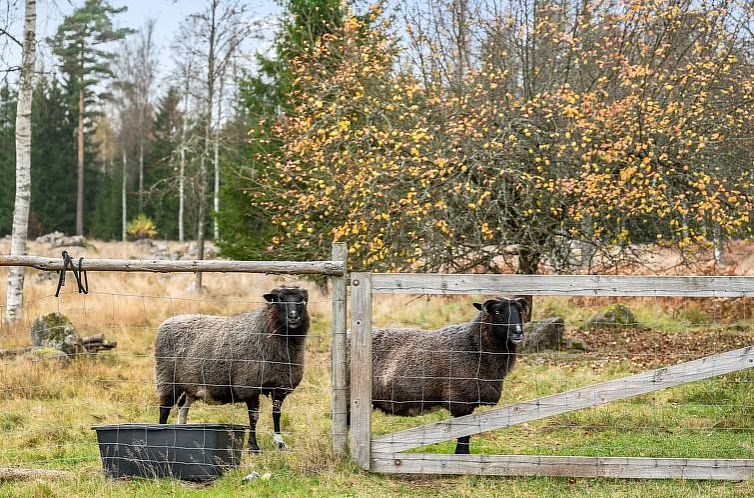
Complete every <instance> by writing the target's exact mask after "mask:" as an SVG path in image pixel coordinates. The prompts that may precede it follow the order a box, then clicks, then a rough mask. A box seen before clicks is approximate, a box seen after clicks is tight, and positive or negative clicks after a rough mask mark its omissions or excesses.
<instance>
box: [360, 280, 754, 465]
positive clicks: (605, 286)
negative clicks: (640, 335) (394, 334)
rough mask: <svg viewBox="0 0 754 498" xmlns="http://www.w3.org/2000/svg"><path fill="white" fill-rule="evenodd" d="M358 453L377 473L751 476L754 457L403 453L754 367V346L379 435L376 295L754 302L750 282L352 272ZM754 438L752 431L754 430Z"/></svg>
mask: <svg viewBox="0 0 754 498" xmlns="http://www.w3.org/2000/svg"><path fill="white" fill-rule="evenodd" d="M351 289H352V303H353V304H352V306H353V310H352V320H353V323H352V334H353V337H352V342H351V348H352V349H351V354H352V356H351V358H352V361H351V423H352V426H351V442H350V444H351V456H352V458H353V459H354V460H355V461H356V462H357V463H358V464H359V465H360V466H362V467H363V468H365V469H368V470H372V471H375V472H385V473H405V474H481V475H519V476H531V475H542V476H572V477H622V478H683V479H731V480H739V479H749V478H751V477H754V459H708V458H638V457H636V458H635V457H585V456H545V455H455V454H436V453H402V452H404V451H406V450H411V449H415V448H419V447H422V446H426V445H429V444H434V443H438V442H442V441H448V440H452V439H456V438H458V437H462V436H470V435H473V434H478V433H481V432H486V431H490V430H494V429H502V428H506V427H511V426H514V425H518V424H522V423H524V422H529V421H533V420H539V419H543V418H546V417H552V416H555V415H561V414H564V413H568V412H573V411H576V410H582V409H584V408H589V407H594V406H599V405H604V404H606V403H609V402H611V401H617V400H621V399H626V398H630V397H633V396H638V395H641V394H647V393H651V392H654V391H659V390H662V389H667V388H669V387H673V386H678V385H682V384H687V383H690V382H695V381H699V380H704V379H709V378H712V377H716V376H719V375H724V374H727V373H731V372H736V371H739V370H745V369H748V368H752V367H754V347H753V346H750V347H746V348H742V349H737V350H734V351H728V352H725V353H722V354H717V355H713V356H708V357H706V358H700V359H697V360H693V361H689V362H686V363H680V364H676V365H673V366H670V367H666V368H660V369H657V370H652V371H648V372H644V373H640V374H637V375H631V376H628V377H624V378H620V379H616V380H612V381H608V382H603V383H600V384H595V385H591V386H587V387H582V388H579V389H574V390H572V391H567V392H563V393H559V394H554V395H550V396H545V397H542V398H538V399H534V400H531V401H526V402H523V403H516V404H512V405H508V406H504V407H500V408H495V409H492V410H488V411H484V412H479V413H475V414H472V415H468V416H465V417H459V418H454V419H449V420H445V421H442V422H438V423H433V424H427V425H423V426H421V427H417V428H413V429H408V430H405V431H401V432H397V433H394V434H388V435H385V436H381V437H378V438H376V439H372V434H371V412H372V393H371V389H372V363H371V333H372V295H373V294H380V293H383V294H384V293H393V294H395V293H400V294H487V295H498V294H509V295H513V294H526V295H539V296H602V297H619V296H644V297H753V296H754V278H752V277H640V276H529V275H441V274H429V275H428V274H370V273H352V274H351ZM752 432H753V433H754V428H752Z"/></svg>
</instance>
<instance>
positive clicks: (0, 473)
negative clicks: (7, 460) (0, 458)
mask: <svg viewBox="0 0 754 498" xmlns="http://www.w3.org/2000/svg"><path fill="white" fill-rule="evenodd" d="M76 475H77V474H75V473H74V472H69V471H67V470H50V469H19V468H16V467H2V468H0V482H9V481H33V480H36V479H52V480H56V479H71V478H74V477H76Z"/></svg>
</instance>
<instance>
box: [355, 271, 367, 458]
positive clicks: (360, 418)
mask: <svg viewBox="0 0 754 498" xmlns="http://www.w3.org/2000/svg"><path fill="white" fill-rule="evenodd" d="M351 302H352V305H351V319H352V326H351V458H352V459H353V460H354V461H355V462H356V463H358V464H359V465H360V466H361V467H362V468H363V469H366V470H369V460H370V456H371V455H370V446H371V438H372V274H371V273H352V274H351Z"/></svg>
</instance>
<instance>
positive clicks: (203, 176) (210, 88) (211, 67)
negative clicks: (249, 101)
mask: <svg viewBox="0 0 754 498" xmlns="http://www.w3.org/2000/svg"><path fill="white" fill-rule="evenodd" d="M219 3H220V2H219V1H218V0H212V2H211V5H210V22H209V35H208V39H207V41H208V45H209V47H208V49H209V50H208V51H207V107H206V111H205V116H204V151H203V152H202V158H201V161H200V163H199V189H198V190H199V222H198V227H197V231H196V239H197V240H196V244H197V246H198V252H199V255H198V257H197V259H199V260H202V259H204V239H205V235H204V225H205V223H206V221H207V220H206V219H205V218H206V217H207V211H208V209H207V208H208V204H209V203H208V202H207V161H208V160H209V153H210V146H211V144H212V106H213V100H214V96H215V76H216V74H215V64H216V62H217V61H216V54H215V49H216V47H215V44H216V43H217V20H216V14H217V8H218V6H219ZM194 290H195V291H197V292H201V291H202V272H196V278H195V280H194Z"/></svg>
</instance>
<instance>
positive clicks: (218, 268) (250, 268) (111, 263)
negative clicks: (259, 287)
mask: <svg viewBox="0 0 754 498" xmlns="http://www.w3.org/2000/svg"><path fill="white" fill-rule="evenodd" d="M73 261H74V263H76V266H77V268H78V258H73ZM0 266H27V267H31V268H36V269H38V270H47V271H60V270H62V269H63V259H62V258H43V257H39V256H0ZM81 268H82V269H83V270H85V271H128V272H132V271H145V272H154V273H179V272H187V273H195V272H229V273H274V274H287V275H333V276H342V275H343V274H344V272H345V264H344V263H343V261H224V260H186V261H168V260H159V259H90V258H84V260H83V262H82V264H81Z"/></svg>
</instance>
